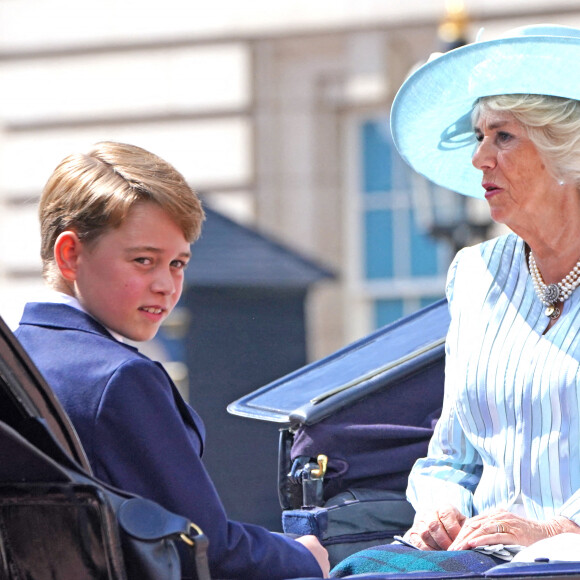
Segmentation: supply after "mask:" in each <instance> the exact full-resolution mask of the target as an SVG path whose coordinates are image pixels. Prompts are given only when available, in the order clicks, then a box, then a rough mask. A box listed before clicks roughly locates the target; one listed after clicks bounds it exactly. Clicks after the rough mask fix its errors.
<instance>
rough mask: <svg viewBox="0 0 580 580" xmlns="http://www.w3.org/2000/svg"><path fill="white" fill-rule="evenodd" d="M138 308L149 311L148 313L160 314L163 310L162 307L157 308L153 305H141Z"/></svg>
mask: <svg viewBox="0 0 580 580" xmlns="http://www.w3.org/2000/svg"><path fill="white" fill-rule="evenodd" d="M139 310H143V311H145V312H149V314H161V313H162V312H163V308H157V307H154V306H141V308H139Z"/></svg>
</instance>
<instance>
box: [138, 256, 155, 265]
mask: <svg viewBox="0 0 580 580" xmlns="http://www.w3.org/2000/svg"><path fill="white" fill-rule="evenodd" d="M135 262H137V263H139V264H144V265H145V266H149V264H151V262H152V260H151V258H145V257H140V258H135Z"/></svg>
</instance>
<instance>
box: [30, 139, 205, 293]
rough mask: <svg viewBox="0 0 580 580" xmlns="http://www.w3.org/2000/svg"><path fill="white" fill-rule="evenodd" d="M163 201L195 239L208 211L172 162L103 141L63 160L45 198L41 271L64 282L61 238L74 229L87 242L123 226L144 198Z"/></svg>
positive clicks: (49, 279) (186, 233) (41, 213)
mask: <svg viewBox="0 0 580 580" xmlns="http://www.w3.org/2000/svg"><path fill="white" fill-rule="evenodd" d="M144 201H149V202H153V203H156V204H158V205H159V206H160V207H161V208H162V209H163V210H164V211H165V212H167V214H168V215H169V217H170V218H171V219H172V220H173V221H174V222H175V223H176V224H177V226H178V227H179V228H180V229H181V231H182V232H183V235H184V237H185V239H186V240H188V241H189V242H190V243H193V242H194V241H195V240H196V239H197V238H198V237H199V235H200V233H201V224H202V222H203V220H204V217H205V216H204V211H203V208H202V206H201V202H200V200H199V198H198V196H197V194H196V193H195V192H194V191H193V190H192V188H191V187H190V186H189V185H188V184H187V182H186V181H185V178H184V177H183V175H181V173H179V172H178V171H177V170H176V169H175V168H174V167H173V166H172V165H171V164H169V163H167V162H166V161H164V160H163V159H161V158H160V157H158V156H157V155H154V154H153V153H150V152H149V151H146V150H145V149H142V148H140V147H137V146H135V145H127V144H125V143H115V142H112V141H103V142H101V143H97V144H96V145H95V146H94V147H93V148H92V149H91V150H90V151H89V152H87V153H74V154H72V155H69V156H68V157H66V158H65V159H63V160H62V161H61V162H60V164H59V165H58V166H57V167H56V169H55V170H54V172H53V173H52V175H51V176H50V178H49V180H48V182H47V183H46V186H45V187H44V191H43V194H42V197H41V200H40V207H39V210H38V213H39V219H40V233H41V250H40V255H41V258H42V266H43V269H42V272H43V277H44V278H45V280H46V281H47V282H49V284H51V285H54V284H55V283H56V282H57V281H58V280H59V274H58V269H57V268H56V264H55V261H54V245H55V242H56V240H57V238H58V236H59V235H60V234H61V233H62V232H64V231H67V230H73V231H74V232H75V233H76V234H77V235H78V237H79V239H81V240H82V241H83V242H85V243H91V242H94V241H95V240H96V239H97V238H98V237H99V236H101V235H102V234H103V233H105V232H106V231H107V230H109V229H113V228H116V227H119V226H120V225H121V224H122V223H123V221H124V220H125V219H126V217H127V215H128V213H129V211H130V210H131V208H132V207H133V206H134V205H135V204H136V203H139V202H144Z"/></svg>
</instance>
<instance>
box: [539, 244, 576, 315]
mask: <svg viewBox="0 0 580 580" xmlns="http://www.w3.org/2000/svg"><path fill="white" fill-rule="evenodd" d="M528 264H529V267H530V274H531V276H532V282H533V284H534V290H535V291H536V294H537V295H538V298H539V299H540V301H541V302H542V304H544V305H545V306H546V310H545V314H546V316H548V317H549V318H552V319H556V318H558V316H560V312H561V311H560V309H559V308H558V307H557V306H556V302H558V301H560V302H564V301H565V300H568V298H570V296H572V292H574V290H576V288H577V287H578V286H579V285H580V260H578V262H576V265H575V266H574V268H572V270H570V273H569V274H567V275H566V276H564V278H562V280H561V281H560V282H558V283H557V284H546V283H545V282H544V279H543V278H542V274H541V273H540V270H539V269H538V265H537V264H536V259H535V258H534V255H533V254H532V252H531V250H530V255H529V257H528Z"/></svg>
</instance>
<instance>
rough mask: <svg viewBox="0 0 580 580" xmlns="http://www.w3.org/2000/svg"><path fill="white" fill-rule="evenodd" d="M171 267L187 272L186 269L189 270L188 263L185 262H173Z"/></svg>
mask: <svg viewBox="0 0 580 580" xmlns="http://www.w3.org/2000/svg"><path fill="white" fill-rule="evenodd" d="M171 266H172V267H173V268H177V269H178V270H185V268H187V262H185V261H184V260H173V262H171Z"/></svg>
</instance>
